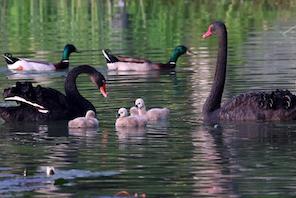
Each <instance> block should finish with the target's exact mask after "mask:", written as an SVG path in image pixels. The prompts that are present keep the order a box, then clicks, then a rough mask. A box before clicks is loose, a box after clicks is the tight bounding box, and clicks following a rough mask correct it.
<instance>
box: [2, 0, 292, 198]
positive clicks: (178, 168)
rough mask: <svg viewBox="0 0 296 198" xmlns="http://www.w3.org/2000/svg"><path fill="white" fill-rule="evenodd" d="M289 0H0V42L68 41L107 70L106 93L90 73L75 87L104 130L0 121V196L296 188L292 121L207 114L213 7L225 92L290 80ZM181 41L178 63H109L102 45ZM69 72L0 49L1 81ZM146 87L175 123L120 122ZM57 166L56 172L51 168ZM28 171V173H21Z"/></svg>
mask: <svg viewBox="0 0 296 198" xmlns="http://www.w3.org/2000/svg"><path fill="white" fill-rule="evenodd" d="M295 10H296V4H295V3H294V1H288V0H287V1H279V0H278V1H263V0H262V1H260V0H258V1H254V2H253V1H227V0H226V1H222V0H221V1H204V0H198V1H193V0H192V1H179V0H171V1H167V0H126V1H124V0H122V1H119V0H113V1H111V0H101V1H99V0H72V1H71V0H67V1H66V0H59V1H42V0H23V1H19V0H0V53H1V54H3V53H4V52H11V53H13V54H15V55H17V56H20V57H29V58H35V59H44V60H50V61H52V62H56V61H58V60H59V59H60V56H61V51H62V48H63V46H64V45H65V44H66V43H73V44H75V46H76V47H77V48H78V49H79V50H80V51H81V53H79V54H77V53H76V54H74V53H73V54H72V55H71V57H70V62H71V68H72V67H75V66H77V65H80V64H90V65H92V66H94V67H95V68H97V69H98V70H99V71H101V72H102V73H103V74H104V75H105V76H106V78H107V80H108V87H107V89H108V92H109V97H108V99H104V98H103V97H102V96H101V95H100V93H99V92H98V91H97V90H96V88H95V87H93V86H92V84H91V83H90V82H89V80H88V78H87V77H86V76H81V78H80V79H79V81H78V87H79V90H80V92H81V93H82V95H84V96H85V97H87V98H88V99H89V100H90V101H91V102H92V103H93V104H94V106H95V107H96V109H97V111H98V115H99V120H100V128H99V129H98V130H94V131H92V130H76V131H74V130H70V131H68V128H67V126H66V122H63V121H61V122H54V123H53V122H51V123H47V124H44V125H38V124H34V123H14V124H2V125H1V126H0V197H25V196H28V197H114V195H115V194H116V193H117V192H119V191H123V190H125V191H128V192H130V193H134V192H138V193H142V192H143V193H145V194H146V195H147V197H149V198H150V197H157V198H159V197H182V198H183V197H225V198H226V197H227V198H228V197H248V198H249V197H295V196H296V193H295V189H296V185H295V180H296V171H295V165H296V158H295V156H296V155H295V154H296V142H295V141H296V124H295V122H289V123H222V124H221V127H220V128H218V129H215V128H213V127H212V126H207V125H205V124H204V123H203V121H202V116H201V109H202V105H203V103H204V101H205V99H206V97H207V95H208V92H209V90H210V86H211V84H212V79H213V75H214V74H213V72H214V69H215V68H214V65H215V61H216V60H215V59H216V55H217V53H216V52H217V40H216V39H215V38H211V39H208V40H202V39H201V34H202V33H203V32H205V31H206V30H207V27H208V25H209V24H210V23H211V22H212V21H213V20H216V19H220V20H223V21H225V22H226V25H227V27H228V32H229V57H228V58H229V64H228V75H227V82H226V87H225V90H224V99H227V98H230V97H231V96H233V95H236V94H238V93H241V92H245V91H248V90H273V89H276V88H284V89H289V90H291V91H292V92H294V93H295V92H296V90H295V73H296V70H295V68H296V64H295V63H296V60H295V54H296V48H295V46H296V45H295V44H296V37H295V33H296V29H294V26H295V25H296V22H295V17H296V16H295ZM179 44H184V45H186V46H188V47H190V48H191V49H192V50H193V51H194V52H195V53H196V55H192V56H183V57H181V58H180V59H179V61H178V66H177V68H176V72H171V73H159V72H149V73H141V74H139V73H114V72H108V71H107V69H106V65H105V60H104V58H103V56H102V54H101V49H104V48H109V49H111V50H112V52H114V53H115V54H123V55H133V56H137V57H146V58H150V59H151V60H155V61H161V62H166V61H167V60H168V58H169V55H170V52H171V50H172V49H173V48H174V47H175V46H176V45H179ZM65 75H66V72H51V73H46V74H44V73H43V74H42V73H41V74H40V73H12V72H10V71H8V70H7V68H6V65H5V62H4V60H1V61H0V90H3V89H4V88H5V87H8V86H10V85H12V84H14V83H15V82H16V81H17V80H23V79H28V80H33V81H34V82H35V83H36V84H41V85H43V86H45V87H52V88H55V89H58V90H60V91H63V81H64V77H65ZM138 97H142V98H144V99H145V101H146V105H147V106H148V107H156V106H163V107H168V108H170V110H171V115H170V119H169V122H168V123H162V124H158V125H148V126H147V128H145V129H143V130H131V129H130V130H125V131H122V130H116V129H115V127H114V123H115V119H116V118H115V115H116V112H117V110H118V109H119V108H120V107H130V106H132V105H133V102H134V100H135V99H136V98H138ZM47 166H53V167H54V168H55V170H56V174H55V175H53V176H46V172H45V168H46V167H47ZM24 171H26V176H24Z"/></svg>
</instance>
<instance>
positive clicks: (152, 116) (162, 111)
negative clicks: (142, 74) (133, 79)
mask: <svg viewBox="0 0 296 198" xmlns="http://www.w3.org/2000/svg"><path fill="white" fill-rule="evenodd" d="M135 105H136V107H137V108H138V113H139V115H140V116H146V118H147V120H148V121H160V120H166V119H168V116H169V113H170V110H169V109H168V108H152V109H149V110H148V111H146V107H145V103H144V100H143V99H142V98H138V99H137V100H136V101H135Z"/></svg>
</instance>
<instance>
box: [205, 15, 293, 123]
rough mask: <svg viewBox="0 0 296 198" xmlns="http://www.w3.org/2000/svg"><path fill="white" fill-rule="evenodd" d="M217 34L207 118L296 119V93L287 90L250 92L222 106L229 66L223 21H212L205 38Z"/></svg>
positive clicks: (215, 119)
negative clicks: (216, 48) (215, 56)
mask: <svg viewBox="0 0 296 198" xmlns="http://www.w3.org/2000/svg"><path fill="white" fill-rule="evenodd" d="M213 34H216V35H217V37H218V45H219V48H218V55H217V65H216V71H215V77H214V82H213V85H212V88H211V91H210V94H209V96H208V98H207V100H206V102H205V104H204V106H203V117H204V120H205V121H208V122H216V121H220V120H229V121H235V120H240V121H256V120H262V121H276V120H295V119H296V96H295V95H293V94H292V93H291V92H290V91H288V90H276V91H272V92H268V93H266V92H248V93H243V94H240V95H238V96H236V97H234V98H232V99H230V100H228V101H227V102H225V103H224V104H223V105H222V106H221V99H222V94H223V89H224V84H225V76H226V65H227V29H226V26H225V24H224V23H223V22H220V21H216V22H214V23H212V24H211V25H210V26H209V28H208V31H207V32H206V33H204V34H203V38H207V37H210V36H211V35H213Z"/></svg>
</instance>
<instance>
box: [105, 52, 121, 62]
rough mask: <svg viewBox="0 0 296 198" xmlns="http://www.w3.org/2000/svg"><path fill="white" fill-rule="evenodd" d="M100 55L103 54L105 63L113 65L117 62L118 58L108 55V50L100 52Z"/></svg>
mask: <svg viewBox="0 0 296 198" xmlns="http://www.w3.org/2000/svg"><path fill="white" fill-rule="evenodd" d="M102 53H103V55H104V57H105V59H106V61H107V63H115V62H118V61H119V60H118V58H116V57H115V56H114V55H112V54H111V53H110V50H108V49H104V50H102Z"/></svg>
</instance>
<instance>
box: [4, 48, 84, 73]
mask: <svg viewBox="0 0 296 198" xmlns="http://www.w3.org/2000/svg"><path fill="white" fill-rule="evenodd" d="M72 52H78V50H77V49H76V47H75V46H74V45H72V44H67V45H65V47H64V51H63V55H62V60H61V61H60V62H58V63H55V64H54V63H48V62H45V61H38V60H31V59H22V58H17V57H13V56H12V54H10V53H5V54H4V55H3V57H4V58H5V61H6V63H7V67H8V69H10V70H16V71H53V70H59V69H66V68H68V67H69V57H70V54H71V53H72Z"/></svg>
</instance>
